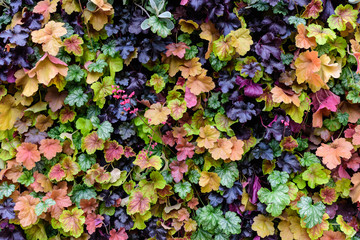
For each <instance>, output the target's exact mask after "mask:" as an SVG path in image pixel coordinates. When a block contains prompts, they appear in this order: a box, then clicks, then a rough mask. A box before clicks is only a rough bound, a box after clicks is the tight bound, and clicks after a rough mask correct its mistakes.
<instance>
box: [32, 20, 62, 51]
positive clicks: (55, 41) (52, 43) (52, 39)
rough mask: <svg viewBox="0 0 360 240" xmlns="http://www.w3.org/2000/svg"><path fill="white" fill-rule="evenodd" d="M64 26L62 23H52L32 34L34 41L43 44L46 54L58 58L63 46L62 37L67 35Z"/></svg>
mask: <svg viewBox="0 0 360 240" xmlns="http://www.w3.org/2000/svg"><path fill="white" fill-rule="evenodd" d="M63 26H64V23H62V22H55V21H50V22H48V23H47V24H46V25H45V27H44V28H43V29H40V30H37V31H33V32H32V33H31V37H32V41H33V42H34V43H39V44H42V48H43V50H44V52H47V53H49V54H51V55H53V56H56V55H57V54H58V53H59V49H60V47H61V46H62V41H61V39H60V37H61V36H63V35H65V34H66V33H67V31H66V28H64V27H63Z"/></svg>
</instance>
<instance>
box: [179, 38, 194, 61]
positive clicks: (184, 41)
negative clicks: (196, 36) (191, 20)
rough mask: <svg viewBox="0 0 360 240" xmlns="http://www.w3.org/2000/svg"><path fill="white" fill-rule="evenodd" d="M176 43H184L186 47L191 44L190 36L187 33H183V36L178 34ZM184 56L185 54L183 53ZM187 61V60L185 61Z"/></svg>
mask: <svg viewBox="0 0 360 240" xmlns="http://www.w3.org/2000/svg"><path fill="white" fill-rule="evenodd" d="M178 42H183V43H186V45H188V46H189V45H190V44H191V37H190V34H188V33H183V34H180V35H179V36H178ZM185 54H186V53H185ZM186 60H187V59H186Z"/></svg>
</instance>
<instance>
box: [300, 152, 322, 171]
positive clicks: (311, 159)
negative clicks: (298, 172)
mask: <svg viewBox="0 0 360 240" xmlns="http://www.w3.org/2000/svg"><path fill="white" fill-rule="evenodd" d="M314 163H320V160H319V159H318V158H317V157H316V155H315V154H313V153H310V152H305V153H304V157H302V158H301V159H300V164H301V166H303V167H310V166H311V165H312V164H314Z"/></svg>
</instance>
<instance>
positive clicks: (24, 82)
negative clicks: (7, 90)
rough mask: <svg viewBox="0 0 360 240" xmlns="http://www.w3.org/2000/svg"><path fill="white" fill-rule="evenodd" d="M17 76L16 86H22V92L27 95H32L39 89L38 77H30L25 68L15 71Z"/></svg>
mask: <svg viewBox="0 0 360 240" xmlns="http://www.w3.org/2000/svg"><path fill="white" fill-rule="evenodd" d="M15 78H16V86H17V87H19V86H21V87H22V89H23V91H22V94H23V95H24V96H26V97H31V96H32V95H33V94H34V93H35V92H36V91H37V90H38V89H39V85H38V81H37V79H36V78H31V77H29V75H27V74H26V73H25V71H24V70H23V69H20V70H18V71H17V72H16V73H15Z"/></svg>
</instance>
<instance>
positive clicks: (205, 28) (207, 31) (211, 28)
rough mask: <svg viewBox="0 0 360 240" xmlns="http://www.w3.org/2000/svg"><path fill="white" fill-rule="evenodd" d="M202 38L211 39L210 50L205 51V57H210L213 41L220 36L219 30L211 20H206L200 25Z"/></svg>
mask: <svg viewBox="0 0 360 240" xmlns="http://www.w3.org/2000/svg"><path fill="white" fill-rule="evenodd" d="M200 28H201V33H200V35H199V36H200V38H201V39H204V40H207V41H209V43H208V50H207V52H206V53H205V59H208V58H209V57H210V53H211V51H212V43H213V42H214V41H215V40H217V39H218V38H219V37H220V34H219V31H218V30H217V29H216V27H215V25H214V24H213V23H212V22H211V21H207V22H204V23H202V24H201V25H200Z"/></svg>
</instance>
